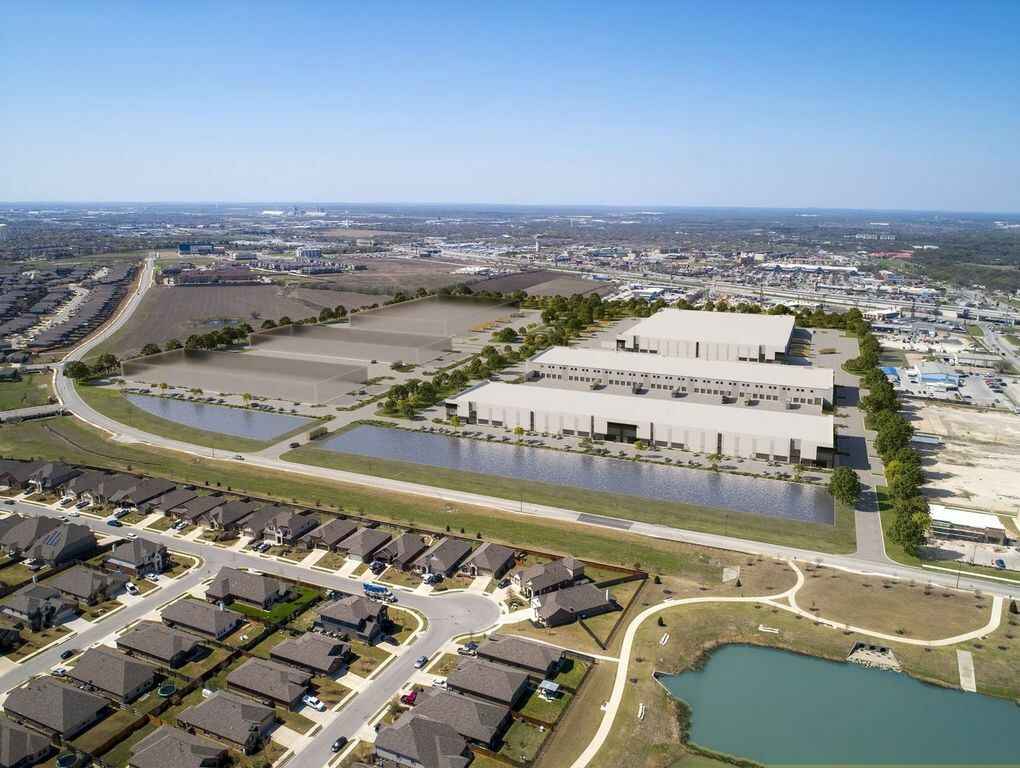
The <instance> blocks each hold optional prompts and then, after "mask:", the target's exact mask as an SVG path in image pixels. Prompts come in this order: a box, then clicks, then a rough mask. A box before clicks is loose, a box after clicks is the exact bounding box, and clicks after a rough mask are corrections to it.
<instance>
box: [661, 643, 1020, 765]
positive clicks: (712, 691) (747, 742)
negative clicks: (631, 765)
mask: <svg viewBox="0 0 1020 768" xmlns="http://www.w3.org/2000/svg"><path fill="white" fill-rule="evenodd" d="M980 674H981V671H980V669H978V675H979V676H980ZM1017 674H1020V670H1018V671H1017ZM660 681H661V682H662V684H663V685H664V686H665V687H666V689H667V690H668V691H669V692H670V693H671V694H672V695H673V696H674V697H676V698H678V699H680V700H682V701H684V702H686V703H687V704H688V705H689V706H690V707H691V710H692V716H691V717H692V722H691V734H690V740H691V742H693V743H695V744H699V745H701V746H704V747H708V748H711V749H714V750H717V751H719V752H725V753H727V754H730V755H737V756H740V757H747V758H751V759H752V760H756V761H758V762H761V763H766V764H774V765H826V764H828V765H831V764H841V765H1017V764H1020V737H1018V734H1020V707H1018V706H1017V705H1016V704H1014V703H1012V702H1010V701H1005V700H1002V699H994V698H991V697H988V696H981V695H978V694H974V693H963V692H962V691H956V690H951V689H944V688H939V687H936V686H931V685H926V684H925V683H921V682H919V681H917V680H914V679H912V678H910V677H908V676H907V675H904V674H900V673H897V672H888V671H882V670H877V669H869V668H866V667H861V666H859V665H856V664H839V663H834V662H830V661H825V660H823V659H816V658H812V657H808V656H801V655H798V654H794V653H788V652H786V651H779V650H774V649H770V648H757V647H754V646H745V645H731V646H726V647H723V648H721V649H719V650H718V651H716V652H715V653H713V654H712V656H711V658H710V659H709V661H708V662H707V664H706V665H705V667H704V668H703V669H701V670H698V671H692V672H684V673H683V674H680V675H675V676H669V677H661V678H660Z"/></svg>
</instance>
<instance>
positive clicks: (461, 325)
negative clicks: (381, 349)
mask: <svg viewBox="0 0 1020 768" xmlns="http://www.w3.org/2000/svg"><path fill="white" fill-rule="evenodd" d="M513 312H514V309H513V308H512V307H506V306H500V305H498V304H489V303H486V302H480V301H474V300H471V299H467V300H459V299H448V300H442V299H427V300H424V301H411V302H406V303H403V304H393V305H390V306H388V307H383V308H380V309H377V310H372V311H370V312H359V313H358V314H356V315H354V316H353V317H352V318H351V324H352V326H353V327H355V328H361V329H364V330H372V331H389V332H395V333H408V332H410V333H421V334H431V335H436V336H461V335H463V334H465V333H470V332H472V331H480V330H482V329H483V328H487V327H488V325H489V324H491V323H495V322H497V321H499V320H507V319H510V318H511V315H512V314H513Z"/></svg>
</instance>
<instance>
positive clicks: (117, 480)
mask: <svg viewBox="0 0 1020 768" xmlns="http://www.w3.org/2000/svg"><path fill="white" fill-rule="evenodd" d="M141 482H142V480H141V478H138V477H135V476H134V475H125V474H123V473H120V472H109V473H107V472H86V473H84V474H81V475H78V477H75V478H73V479H72V480H71V481H70V482H68V483H67V484H66V485H65V486H64V493H66V494H69V495H71V496H74V497H75V498H76V499H79V500H85V501H89V502H91V503H92V504H107V503H109V502H110V501H111V500H112V498H113V497H115V496H119V495H121V494H123V493H124V492H126V491H129V490H131V489H132V488H135V487H136V486H137V485H138V484H139V483H141Z"/></svg>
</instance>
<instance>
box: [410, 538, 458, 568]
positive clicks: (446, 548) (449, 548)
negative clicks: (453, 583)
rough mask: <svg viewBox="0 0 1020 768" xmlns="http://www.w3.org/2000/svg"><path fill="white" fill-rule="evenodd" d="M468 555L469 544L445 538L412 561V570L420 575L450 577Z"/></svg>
mask: <svg viewBox="0 0 1020 768" xmlns="http://www.w3.org/2000/svg"><path fill="white" fill-rule="evenodd" d="M470 554H471V544H470V543H469V542H467V541H465V540H464V539H454V538H451V537H449V536H447V537H445V538H443V539H442V540H440V541H439V542H438V543H437V544H434V545H433V546H432V548H431V549H429V551H428V552H426V553H425V554H423V555H422V556H421V557H419V558H418V559H417V560H415V561H414V570H416V571H417V572H418V573H422V574H440V575H442V576H452V575H453V574H454V573H455V572H456V570H457V566H459V565H460V564H461V563H462V562H463V561H464V558H466V557H467V556H468V555H470Z"/></svg>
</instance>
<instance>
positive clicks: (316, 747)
mask: <svg viewBox="0 0 1020 768" xmlns="http://www.w3.org/2000/svg"><path fill="white" fill-rule="evenodd" d="M7 509H10V510H12V511H17V512H21V513H22V514H29V515H40V514H43V515H48V516H51V517H59V516H60V514H61V513H59V512H55V511H53V510H50V509H47V508H45V507H41V506H38V505H35V504H29V503H25V502H16V503H15V505H14V506H13V507H7ZM75 522H78V523H81V524H82V525H87V526H89V527H90V528H93V529H94V530H96V531H98V532H101V533H105V534H110V533H111V531H112V529H111V528H110V527H109V526H107V525H106V524H105V523H104V522H103V521H102V520H96V519H93V518H90V517H85V516H82V517H79V518H77V519H76V521H75ZM142 535H143V536H144V537H145V538H147V539H151V540H153V541H160V542H162V543H163V544H165V545H166V546H167V547H168V548H169V549H173V550H176V551H178V552H183V553H185V554H190V555H197V556H199V557H202V558H204V560H205V562H204V564H203V565H202V566H201V567H200V568H199V569H198V570H197V571H195V572H193V573H191V574H188V575H187V576H185V577H184V578H182V579H180V580H179V581H176V582H172V583H171V584H170V585H169V586H166V587H164V588H162V589H160V590H158V591H156V592H153V593H152V599H146V600H143V601H141V602H140V603H137V604H135V605H133V606H130V607H128V608H124V609H122V610H120V611H118V612H117V613H115V614H113V615H111V616H109V617H108V618H106V619H104V620H102V621H100V622H99V623H97V624H96V625H95V626H94V627H92V628H89V629H88V630H86V631H85V632H82V633H80V634H78V635H71V636H69V637H68V639H67V640H65V641H64V642H62V643H60V644H59V645H56V646H54V647H53V648H50V649H48V650H47V651H44V652H43V653H41V654H39V655H38V656H36V657H34V658H32V659H30V660H29V661H27V662H25V663H23V664H20V665H18V667H17V668H15V669H11V670H9V671H8V672H7V673H5V674H3V675H0V688H2V689H3V690H9V689H11V688H14V687H16V686H18V685H20V684H21V683H23V682H25V681H26V680H28V679H29V678H30V677H32V676H34V675H38V674H42V673H44V672H47V671H48V670H49V669H50V668H51V667H52V666H53V665H54V664H57V663H58V662H59V661H60V654H61V653H62V652H63V651H64V650H65V649H67V648H81V649H84V648H86V647H87V646H89V645H90V644H92V643H96V642H98V641H99V640H101V639H103V638H104V637H106V636H107V635H111V634H114V633H115V632H117V631H119V630H120V629H121V628H123V627H124V626H126V625H128V624H130V623H131V622H133V621H136V620H137V619H139V618H140V617H141V616H143V615H144V614H146V613H148V612H149V611H151V610H152V609H153V608H154V607H155V606H157V605H162V604H163V603H166V602H169V601H170V600H172V599H174V598H175V597H178V596H179V595H182V594H184V593H185V592H187V591H188V590H190V589H191V588H192V587H194V586H196V585H197V584H199V583H200V582H201V581H203V580H205V579H207V578H210V577H211V576H213V575H214V574H215V573H216V572H218V571H219V569H220V567H222V566H224V565H229V566H232V567H238V568H253V569H255V570H259V571H262V572H263V573H268V574H273V575H278V576H283V577H286V578H290V579H294V580H299V581H304V582H307V583H311V584H315V585H317V586H321V587H326V588H329V589H337V590H342V591H344V592H350V593H354V594H359V593H360V592H361V588H362V582H360V581H358V580H356V579H347V578H343V577H340V576H336V575H334V574H329V573H324V572H322V571H317V570H313V569H311V568H303V567H301V566H297V565H291V564H289V563H284V562H282V561H279V560H271V559H267V558H263V557H259V556H257V555H249V554H246V553H243V552H234V551H231V550H227V549H223V548H222V547H216V546H213V545H211V544H204V543H202V542H197V541H186V540H184V539H180V538H177V537H175V536H172V535H168V534H163V533H159V532H157V531H148V530H147V531H144V533H143V534H142ZM164 583H166V582H164ZM397 605H398V606H403V607H406V608H412V609H414V610H416V611H418V612H420V613H421V614H423V615H424V616H425V617H426V619H427V620H428V626H427V628H426V629H425V631H424V632H422V633H421V634H419V635H418V637H417V638H416V639H415V640H414V641H413V642H412V643H411V645H410V646H408V649H407V650H406V651H405V652H403V653H401V654H399V655H397V656H396V658H395V659H394V660H393V661H391V662H390V663H389V665H387V666H386V667H385V668H384V669H383V671H382V672H381V673H379V674H378V675H377V676H376V677H374V678H372V680H371V682H370V684H369V685H368V687H366V688H365V689H364V690H363V691H361V692H360V693H358V694H357V696H355V697H354V698H353V699H352V700H351V701H349V702H348V703H347V705H346V706H344V708H343V709H342V710H341V711H340V713H339V715H338V716H337V718H336V719H335V720H333V721H332V722H331V723H330V724H329V725H328V726H326V727H325V728H324V729H323V730H322V731H321V732H320V733H319V734H318V735H317V736H316V737H315V739H314V741H313V742H312V743H311V744H309V745H308V747H306V748H305V749H304V750H303V751H302V752H300V753H299V754H298V755H297V756H296V757H295V758H294V760H292V761H291V763H290V765H294V766H315V767H316V768H318V766H322V765H324V764H325V763H326V761H327V760H328V759H329V758H330V757H332V756H333V755H332V752H330V745H331V744H332V743H333V741H334V740H336V738H337V737H339V736H347V737H350V736H351V735H352V734H354V733H355V732H356V731H357V730H358V729H359V728H360V727H361V726H362V725H364V724H365V722H367V721H368V719H369V718H371V717H372V715H374V714H375V713H376V712H377V711H379V709H381V708H382V707H383V705H385V704H386V703H387V702H388V701H389V700H390V699H392V698H393V696H394V695H396V693H397V692H398V691H399V690H400V688H401V687H402V686H403V685H404V683H406V681H407V680H408V678H410V677H411V675H412V674H413V673H414V671H415V669H414V660H415V659H416V658H418V657H419V656H431V655H432V654H434V653H435V652H436V651H438V650H439V649H440V648H441V647H442V646H443V645H445V644H446V643H447V642H448V641H449V640H450V639H451V638H453V637H457V636H458V635H466V634H478V633H480V632H482V631H483V630H486V629H488V628H490V627H492V626H493V625H494V624H495V623H496V621H497V620H498V619H499V616H500V612H499V607H498V606H497V605H496V603H494V602H493V601H492V600H490V599H489V598H487V597H483V596H481V595H476V594H468V593H466V592H454V593H449V594H439V595H414V594H411V593H410V592H406V591H400V592H399V593H398V603H397Z"/></svg>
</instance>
